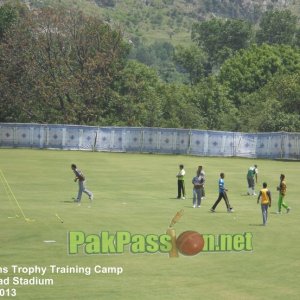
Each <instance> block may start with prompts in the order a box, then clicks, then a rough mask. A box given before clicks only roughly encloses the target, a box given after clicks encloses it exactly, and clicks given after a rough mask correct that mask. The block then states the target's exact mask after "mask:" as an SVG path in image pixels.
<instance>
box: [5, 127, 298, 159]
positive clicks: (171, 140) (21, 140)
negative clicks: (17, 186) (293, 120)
mask: <svg viewBox="0 0 300 300" xmlns="http://www.w3.org/2000/svg"><path fill="white" fill-rule="evenodd" d="M299 139H300V133H286V132H264V133H241V132H227V131H210V130H195V129H171V128H145V127H98V126H80V125H49V124H47V125H45V124H18V123H0V147H2V148H35V149H62V150H90V151H111V152H140V153H167V154H189V155H196V156H233V157H249V158H252V157H253V158H274V159H275V158H277V159H299V158H300V148H299V143H300V141H299Z"/></svg>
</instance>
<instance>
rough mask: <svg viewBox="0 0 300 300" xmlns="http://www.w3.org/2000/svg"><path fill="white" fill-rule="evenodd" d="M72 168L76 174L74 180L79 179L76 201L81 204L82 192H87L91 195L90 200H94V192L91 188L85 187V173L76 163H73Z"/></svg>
mask: <svg viewBox="0 0 300 300" xmlns="http://www.w3.org/2000/svg"><path fill="white" fill-rule="evenodd" d="M71 169H72V170H73V172H74V174H75V179H74V181H75V182H76V181H78V187H79V189H78V195H77V199H76V201H77V202H78V205H80V203H81V196H82V193H86V194H87V195H88V196H89V199H90V201H92V200H93V193H92V192H91V191H89V190H87V189H86V187H85V177H84V175H83V173H82V172H81V171H80V170H79V169H77V166H76V165H75V164H72V165H71Z"/></svg>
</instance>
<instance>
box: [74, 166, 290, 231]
mask: <svg viewBox="0 0 300 300" xmlns="http://www.w3.org/2000/svg"><path fill="white" fill-rule="evenodd" d="M71 169H72V171H73V172H74V174H75V179H74V181H75V182H78V194H77V198H76V199H75V201H76V202H77V203H78V205H80V203H81V197H82V193H85V194H87V195H88V197H89V199H90V202H92V200H93V193H92V192H91V191H89V190H88V189H86V187H85V176H84V175H83V173H82V172H81V171H80V170H79V169H78V168H77V166H76V165H75V164H72V165H71ZM176 177H177V187H178V193H177V199H185V182H184V177H185V170H184V165H179V172H178V173H177V175H176ZM246 177H247V183H248V191H247V194H248V195H253V196H256V193H255V183H257V177H258V167H257V165H254V166H251V167H250V168H249V169H248V171H247V176H246ZM224 178H225V174H224V173H220V178H219V182H218V188H219V196H218V198H217V200H216V201H215V203H214V205H213V206H212V207H211V209H210V211H211V212H212V213H213V212H215V210H216V208H217V206H218V204H219V203H220V201H221V200H222V199H224V201H225V205H226V208H227V212H229V213H232V212H234V210H233V208H232V206H231V205H230V203H229V199H228V196H227V193H226V192H227V191H228V190H227V188H226V187H225V182H224ZM192 184H193V208H196V207H198V208H199V207H201V201H202V200H203V199H204V198H205V188H204V185H205V172H204V170H203V166H199V167H198V169H197V171H196V176H194V177H193V179H192ZM286 189H287V187H286V181H285V175H284V174H281V175H280V183H279V185H278V187H277V190H278V192H279V198H278V211H277V214H281V213H282V211H281V210H282V207H283V208H285V209H286V212H287V213H289V212H290V210H291V208H290V207H289V206H288V205H287V204H286V203H285V201H284V197H285V195H286ZM259 202H260V203H261V210H262V216H263V225H266V224H267V219H268V207H271V204H272V197H271V192H270V190H269V189H268V185H267V183H266V182H264V183H263V187H262V189H261V190H260V191H259V194H258V197H257V203H259Z"/></svg>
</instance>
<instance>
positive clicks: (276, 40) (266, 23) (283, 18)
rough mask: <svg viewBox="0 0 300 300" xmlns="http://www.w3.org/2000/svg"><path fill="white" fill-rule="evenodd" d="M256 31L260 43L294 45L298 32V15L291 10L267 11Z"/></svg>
mask: <svg viewBox="0 0 300 300" xmlns="http://www.w3.org/2000/svg"><path fill="white" fill-rule="evenodd" d="M259 27H260V29H259V30H258V31H257V33H256V41H257V43H258V44H262V43H267V44H286V45H293V44H294V43H295V37H296V33H297V17H296V16H295V15H293V14H292V13H291V11H289V10H274V11H266V12H265V13H264V15H263V16H262V18H261V21H260V23H259Z"/></svg>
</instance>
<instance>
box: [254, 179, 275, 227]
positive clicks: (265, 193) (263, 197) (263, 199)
mask: <svg viewBox="0 0 300 300" xmlns="http://www.w3.org/2000/svg"><path fill="white" fill-rule="evenodd" d="M267 186H268V185H267V183H266V182H264V183H263V188H262V189H261V190H260V192H259V194H258V197H257V204H258V203H259V200H260V203H261V211H262V217H263V225H264V226H266V225H267V219H268V207H271V203H272V198H271V192H270V191H269V189H268V188H267Z"/></svg>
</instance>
